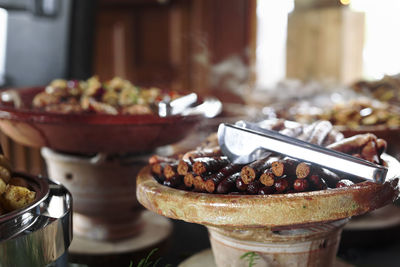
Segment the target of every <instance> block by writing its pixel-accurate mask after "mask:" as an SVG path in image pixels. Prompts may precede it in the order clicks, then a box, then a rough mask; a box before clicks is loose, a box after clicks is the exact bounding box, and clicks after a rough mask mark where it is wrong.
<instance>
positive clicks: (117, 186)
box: [41, 148, 172, 258]
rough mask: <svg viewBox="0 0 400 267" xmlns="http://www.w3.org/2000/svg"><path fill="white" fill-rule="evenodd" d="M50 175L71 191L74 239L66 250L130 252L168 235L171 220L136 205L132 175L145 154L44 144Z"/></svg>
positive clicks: (94, 253) (144, 160)
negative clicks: (77, 151)
mask: <svg viewBox="0 0 400 267" xmlns="http://www.w3.org/2000/svg"><path fill="white" fill-rule="evenodd" d="M41 152H42V155H43V157H44V159H45V161H46V165H47V170H48V175H49V176H50V177H52V178H53V179H55V180H57V181H59V182H60V183H62V184H63V185H65V187H66V188H68V189H69V190H70V191H71V193H72V196H73V200H74V207H73V211H74V214H73V231H74V240H73V242H72V244H71V247H70V250H69V251H70V253H71V254H73V255H80V256H82V257H86V258H87V257H88V256H89V255H90V256H100V255H111V254H121V253H128V252H129V253H132V252H134V251H141V250H143V249H144V248H149V247H152V246H154V245H156V244H159V243H161V242H163V241H164V240H165V239H167V238H168V237H169V235H170V233H171V231H172V225H171V222H170V221H169V220H168V219H167V218H164V217H161V216H158V215H156V214H154V213H150V212H148V211H145V210H144V209H143V208H142V207H141V205H139V203H138V201H137V199H136V195H135V190H136V175H137V173H138V172H139V170H140V169H141V168H142V167H143V166H145V165H146V164H147V160H148V157H149V156H150V155H149V154H144V155H137V156H129V157H128V156H125V157H122V156H112V155H107V154H101V153H99V154H97V155H95V156H82V155H73V154H65V153H60V152H56V151H54V150H51V149H49V148H42V150H41Z"/></svg>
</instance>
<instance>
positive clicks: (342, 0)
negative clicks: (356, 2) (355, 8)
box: [340, 0, 351, 6]
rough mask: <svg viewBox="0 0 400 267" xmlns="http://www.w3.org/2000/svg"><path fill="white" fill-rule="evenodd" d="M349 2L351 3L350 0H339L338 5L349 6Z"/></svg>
mask: <svg viewBox="0 0 400 267" xmlns="http://www.w3.org/2000/svg"><path fill="white" fill-rule="evenodd" d="M350 1H351V0H340V3H341V4H342V5H345V6H347V5H349V4H350Z"/></svg>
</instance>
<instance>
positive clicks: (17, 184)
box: [0, 155, 36, 215]
mask: <svg viewBox="0 0 400 267" xmlns="http://www.w3.org/2000/svg"><path fill="white" fill-rule="evenodd" d="M35 196H36V193H35V192H34V191H31V190H30V189H29V185H28V183H27V181H26V180H24V179H23V178H21V177H13V176H12V168H11V164H10V162H9V161H8V159H7V158H6V157H5V156H4V155H0V215H3V214H5V213H6V212H10V211H13V210H16V209H20V208H23V207H25V206H26V205H29V204H30V203H32V202H33V201H34V200H35Z"/></svg>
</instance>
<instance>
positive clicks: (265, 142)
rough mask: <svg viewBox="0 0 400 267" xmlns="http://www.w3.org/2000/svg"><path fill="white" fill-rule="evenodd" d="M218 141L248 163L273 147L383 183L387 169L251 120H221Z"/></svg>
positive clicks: (228, 152) (227, 152)
mask: <svg viewBox="0 0 400 267" xmlns="http://www.w3.org/2000/svg"><path fill="white" fill-rule="evenodd" d="M218 142H219V145H220V147H221V150H222V152H223V153H224V154H225V155H226V156H227V157H228V158H229V159H230V160H231V161H233V162H236V163H249V162H252V161H254V160H256V159H257V155H259V153H260V151H263V150H264V151H265V150H268V151H272V152H276V153H280V154H284V155H287V156H289V157H293V158H297V159H300V160H304V161H308V162H311V163H315V164H318V165H320V166H322V167H325V168H328V169H330V170H333V171H340V172H344V173H348V174H351V175H356V176H359V177H361V178H364V179H366V180H368V181H372V182H375V183H384V182H385V178H386V175H387V171H388V169H387V168H386V167H384V166H380V165H377V164H374V163H371V162H369V161H366V160H363V159H360V158H356V157H353V156H350V155H348V154H345V153H342V152H338V151H335V150H331V149H327V148H324V147H321V146H318V145H314V144H310V143H307V142H304V141H301V140H299V139H296V138H292V137H289V136H286V135H282V134H280V133H278V132H275V131H271V130H267V129H264V128H261V127H259V126H257V125H256V124H254V123H249V122H241V123H240V124H239V125H233V124H225V123H221V124H220V125H219V128H218Z"/></svg>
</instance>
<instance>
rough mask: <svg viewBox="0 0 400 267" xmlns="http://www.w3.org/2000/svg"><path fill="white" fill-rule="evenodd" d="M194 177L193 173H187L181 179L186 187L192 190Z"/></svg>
mask: <svg viewBox="0 0 400 267" xmlns="http://www.w3.org/2000/svg"><path fill="white" fill-rule="evenodd" d="M194 177H195V174H194V173H193V172H189V173H187V174H186V175H185V176H184V177H183V182H184V184H185V186H186V187H188V188H192V186H193V184H194Z"/></svg>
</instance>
